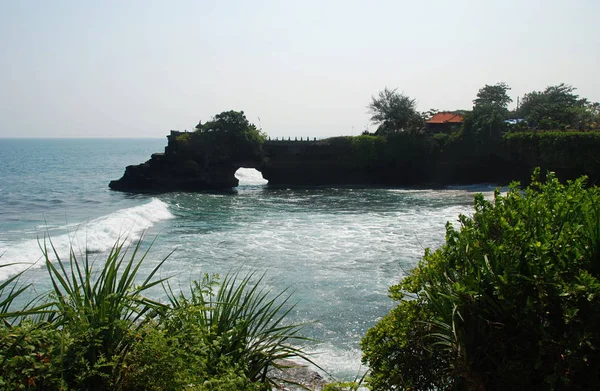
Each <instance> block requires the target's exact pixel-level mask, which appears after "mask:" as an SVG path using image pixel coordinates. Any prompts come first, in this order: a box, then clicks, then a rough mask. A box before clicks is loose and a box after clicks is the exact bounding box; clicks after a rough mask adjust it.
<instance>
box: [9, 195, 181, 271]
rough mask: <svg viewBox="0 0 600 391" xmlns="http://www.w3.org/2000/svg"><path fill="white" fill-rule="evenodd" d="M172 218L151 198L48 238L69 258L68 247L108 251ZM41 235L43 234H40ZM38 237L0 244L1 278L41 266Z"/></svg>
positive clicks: (157, 201)
mask: <svg viewBox="0 0 600 391" xmlns="http://www.w3.org/2000/svg"><path fill="white" fill-rule="evenodd" d="M170 218H173V215H172V214H171V212H169V209H168V207H167V204H165V203H164V202H162V201H160V200H159V199H157V198H153V199H152V201H150V202H149V203H147V204H144V205H139V206H134V207H132V208H127V209H121V210H118V211H116V212H113V213H111V214H108V215H106V216H102V217H99V218H97V219H94V220H91V221H89V222H85V223H81V224H79V225H78V226H77V227H75V228H72V229H69V230H68V232H67V233H65V234H62V235H58V236H56V237H52V238H50V239H51V240H52V243H53V245H54V247H55V248H56V250H57V252H58V254H59V256H60V257H61V258H62V259H68V256H69V249H70V248H73V250H74V251H75V254H84V253H85V251H86V249H87V251H88V252H105V251H108V250H110V248H111V247H112V245H113V244H115V242H116V241H117V240H118V239H126V240H127V241H128V242H131V241H135V240H137V239H139V238H140V236H141V235H142V233H143V232H144V231H145V230H146V229H148V228H150V227H152V226H154V224H155V223H157V222H159V221H162V220H167V219H170ZM41 236H43V235H41ZM40 244H43V239H41V240H40V241H39V242H38V240H37V239H30V240H25V241H22V242H20V243H17V244H14V245H10V244H8V243H0V255H1V257H0V264H4V265H6V264H11V265H10V266H6V267H2V268H0V281H1V280H4V279H6V278H7V277H9V276H10V275H13V274H15V273H18V272H20V271H22V270H25V269H27V268H30V267H31V268H39V267H41V266H42V265H43V260H42V252H41V250H40Z"/></svg>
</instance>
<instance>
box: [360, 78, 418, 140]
mask: <svg viewBox="0 0 600 391" xmlns="http://www.w3.org/2000/svg"><path fill="white" fill-rule="evenodd" d="M396 90H397V89H393V90H389V89H388V88H387V87H386V88H384V90H383V91H379V94H378V95H377V97H375V96H372V97H371V103H369V105H368V106H367V107H368V109H369V113H371V114H372V115H371V121H373V122H374V123H376V124H379V127H378V128H377V131H376V132H375V133H376V134H379V135H385V134H390V133H398V132H403V131H406V130H414V129H419V128H420V127H422V120H421V117H420V115H419V114H418V113H417V111H416V100H415V99H411V98H409V97H408V96H406V95H404V94H402V93H399V92H397V91H396Z"/></svg>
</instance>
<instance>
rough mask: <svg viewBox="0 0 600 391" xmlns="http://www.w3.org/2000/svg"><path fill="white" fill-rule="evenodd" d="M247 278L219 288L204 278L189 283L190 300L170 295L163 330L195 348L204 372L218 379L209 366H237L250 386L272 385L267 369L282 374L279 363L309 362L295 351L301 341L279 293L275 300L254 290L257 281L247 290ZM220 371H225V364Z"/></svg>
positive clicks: (230, 278)
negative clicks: (234, 364)
mask: <svg viewBox="0 0 600 391" xmlns="http://www.w3.org/2000/svg"><path fill="white" fill-rule="evenodd" d="M253 278H254V275H253V274H248V275H246V276H244V277H240V276H239V274H238V273H235V274H232V275H227V276H225V278H224V279H223V281H222V282H218V280H217V279H214V278H211V277H209V276H205V277H204V279H203V280H202V282H201V283H197V282H196V283H194V284H193V286H192V288H191V291H190V296H189V297H186V296H185V295H183V294H179V295H175V294H173V293H171V294H170V300H171V306H172V308H173V310H172V312H171V313H169V316H168V318H166V319H165V320H164V321H165V322H166V323H165V325H166V328H167V329H168V330H171V331H175V332H176V333H177V334H178V335H179V336H180V339H181V340H182V341H183V343H185V344H187V345H188V346H196V347H197V348H200V349H201V350H202V351H201V352H198V355H202V356H203V357H204V359H205V362H206V363H208V365H207V366H206V368H204V370H205V372H206V373H207V374H209V375H211V376H219V375H220V374H221V373H220V369H219V366H217V365H215V363H219V362H222V360H223V359H224V358H227V359H228V360H231V362H233V363H237V364H240V363H243V364H244V365H243V373H244V376H245V377H246V378H247V379H249V380H250V381H252V382H260V383H266V384H269V385H275V384H276V382H275V379H272V378H271V377H270V376H269V369H273V368H282V365H281V364H280V361H281V360H286V359H290V358H301V359H303V360H305V361H308V362H311V361H310V359H309V358H308V357H307V356H306V355H305V354H304V353H303V352H302V350H301V349H300V348H298V347H297V346H298V345H300V344H301V343H303V342H304V341H306V339H305V338H303V337H301V336H300V335H299V334H298V332H299V331H300V327H301V326H300V325H297V324H286V323H285V317H286V316H287V315H288V314H289V312H290V311H292V309H293V308H294V306H293V305H289V303H288V302H289V299H290V296H289V295H286V293H285V291H284V292H281V293H279V294H277V295H273V294H272V293H271V292H269V291H267V290H264V289H260V288H259V285H260V283H261V281H262V277H260V278H258V280H257V281H256V282H255V283H254V285H250V283H251V280H252V279H253ZM226 364H227V365H225V367H228V366H231V365H230V363H229V362H227V363H226Z"/></svg>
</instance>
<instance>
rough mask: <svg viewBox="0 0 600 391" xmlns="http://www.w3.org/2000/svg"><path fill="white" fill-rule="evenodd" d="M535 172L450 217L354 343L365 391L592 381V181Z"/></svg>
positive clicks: (596, 216)
mask: <svg viewBox="0 0 600 391" xmlns="http://www.w3.org/2000/svg"><path fill="white" fill-rule="evenodd" d="M538 178H539V171H538V172H536V173H535V174H534V177H533V179H532V183H531V185H530V186H529V187H527V188H526V189H525V190H521V189H520V188H519V186H518V184H516V183H515V184H513V185H512V186H511V187H510V189H509V190H508V192H507V193H506V194H505V195H501V194H500V193H499V192H498V191H497V192H496V193H495V198H494V200H493V201H491V202H490V201H488V200H486V199H484V197H483V196H482V195H478V196H476V198H475V213H474V215H473V216H472V217H468V216H461V217H460V219H459V220H460V229H455V228H454V227H453V226H452V225H451V224H450V223H449V224H448V225H447V228H446V244H445V245H444V246H442V247H441V248H440V249H438V250H435V251H431V250H426V252H425V255H424V257H423V259H422V261H421V262H420V263H419V265H418V267H416V268H415V269H414V270H412V271H411V272H410V273H409V275H408V276H407V277H406V278H405V279H404V280H403V281H402V282H400V283H399V284H398V285H395V286H392V287H391V288H390V296H391V297H392V298H393V299H394V300H397V301H398V302H399V304H398V306H397V307H396V308H394V309H393V310H392V311H391V312H390V313H389V314H388V315H387V316H386V317H384V318H383V319H382V320H381V321H380V322H379V323H378V324H377V325H376V326H375V327H373V328H372V329H371V330H369V332H368V333H367V335H366V336H365V338H364V339H363V341H362V347H363V350H364V361H365V363H367V364H368V365H369V366H370V368H371V383H372V385H373V387H374V389H399V390H408V389H411V390H431V389H438V390H450V389H465V390H484V389H485V390H503V389H511V388H512V389H547V390H552V389H593V388H595V387H597V385H598V384H599V382H600V378H599V374H600V355H599V354H598V349H600V330H599V329H598V328H597V327H596V325H597V324H598V322H600V267H599V265H600V258H599V257H600V190H599V189H598V188H596V187H591V188H590V187H587V186H586V183H585V179H584V178H580V179H578V180H576V181H573V182H569V183H567V184H566V185H565V184H561V183H560V182H559V181H558V180H557V179H556V177H554V175H552V173H549V174H548V176H547V180H546V181H545V182H540V181H539V179H538Z"/></svg>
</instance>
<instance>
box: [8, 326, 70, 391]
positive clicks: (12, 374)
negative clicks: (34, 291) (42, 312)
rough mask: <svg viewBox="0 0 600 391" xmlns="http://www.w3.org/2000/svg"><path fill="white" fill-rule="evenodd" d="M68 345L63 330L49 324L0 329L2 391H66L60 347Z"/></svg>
mask: <svg viewBox="0 0 600 391" xmlns="http://www.w3.org/2000/svg"><path fill="white" fill-rule="evenodd" d="M68 344H69V342H68V341H66V340H65V336H64V335H63V333H61V332H60V330H57V329H55V328H54V327H49V325H47V324H46V325H38V324H35V323H33V322H28V321H26V322H23V323H21V324H19V325H17V326H13V327H0V389H3V390H19V389H20V390H49V389H53V390H58V389H66V385H65V384H64V382H63V380H62V376H61V375H62V371H61V369H62V363H61V347H62V346H64V345H68Z"/></svg>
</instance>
